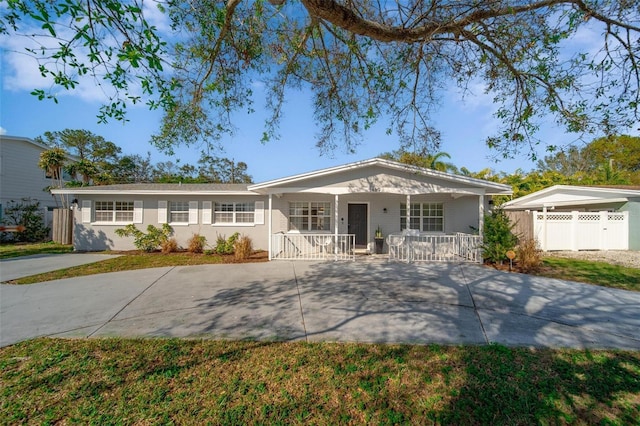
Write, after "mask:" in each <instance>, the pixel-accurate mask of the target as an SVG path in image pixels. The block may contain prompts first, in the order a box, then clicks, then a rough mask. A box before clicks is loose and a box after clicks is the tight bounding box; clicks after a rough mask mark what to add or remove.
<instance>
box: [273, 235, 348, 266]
mask: <svg viewBox="0 0 640 426" xmlns="http://www.w3.org/2000/svg"><path fill="white" fill-rule="evenodd" d="M355 238H356V237H355V235H354V234H338V236H337V239H336V235H334V234H284V233H280V234H274V235H272V236H271V253H272V255H271V258H272V259H274V260H354V259H355V253H354V248H355Z"/></svg>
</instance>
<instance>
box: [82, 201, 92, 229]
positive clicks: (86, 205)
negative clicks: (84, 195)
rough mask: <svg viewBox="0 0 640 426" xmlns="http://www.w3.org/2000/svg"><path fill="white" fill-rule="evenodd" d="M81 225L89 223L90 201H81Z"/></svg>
mask: <svg viewBox="0 0 640 426" xmlns="http://www.w3.org/2000/svg"><path fill="white" fill-rule="evenodd" d="M82 223H91V200H82Z"/></svg>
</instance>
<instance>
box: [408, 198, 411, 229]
mask: <svg viewBox="0 0 640 426" xmlns="http://www.w3.org/2000/svg"><path fill="white" fill-rule="evenodd" d="M407 229H411V194H407Z"/></svg>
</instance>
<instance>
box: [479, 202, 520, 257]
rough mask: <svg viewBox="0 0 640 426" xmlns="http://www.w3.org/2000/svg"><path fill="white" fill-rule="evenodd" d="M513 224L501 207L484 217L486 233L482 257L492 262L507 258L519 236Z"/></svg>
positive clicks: (484, 234)
mask: <svg viewBox="0 0 640 426" xmlns="http://www.w3.org/2000/svg"><path fill="white" fill-rule="evenodd" d="M512 229H513V225H512V224H511V222H510V220H509V218H508V217H507V215H506V214H505V213H504V211H503V210H502V209H500V208H495V209H494V210H493V211H492V212H491V213H490V214H488V215H485V217H484V233H483V236H482V238H483V243H482V257H483V259H484V260H485V261H488V262H491V263H502V262H503V261H504V260H505V259H506V258H507V255H506V253H507V251H509V250H513V249H514V247H515V246H516V243H517V238H516V236H515V235H513V233H512V232H511V230H512Z"/></svg>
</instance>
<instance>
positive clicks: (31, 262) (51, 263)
mask: <svg viewBox="0 0 640 426" xmlns="http://www.w3.org/2000/svg"><path fill="white" fill-rule="evenodd" d="M112 257H118V255H113V254H98V253H65V254H34V255H31V256H22V257H16V258H13V259H2V260H0V283H4V282H7V281H11V280H15V279H16V278H22V277H28V276H30V275H36V274H42V273H45V272H50V271H56V270H58V269H64V268H71V267H72V266H79V265H86V264H87V263H95V262H99V261H101V260H105V259H111V258H112Z"/></svg>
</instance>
